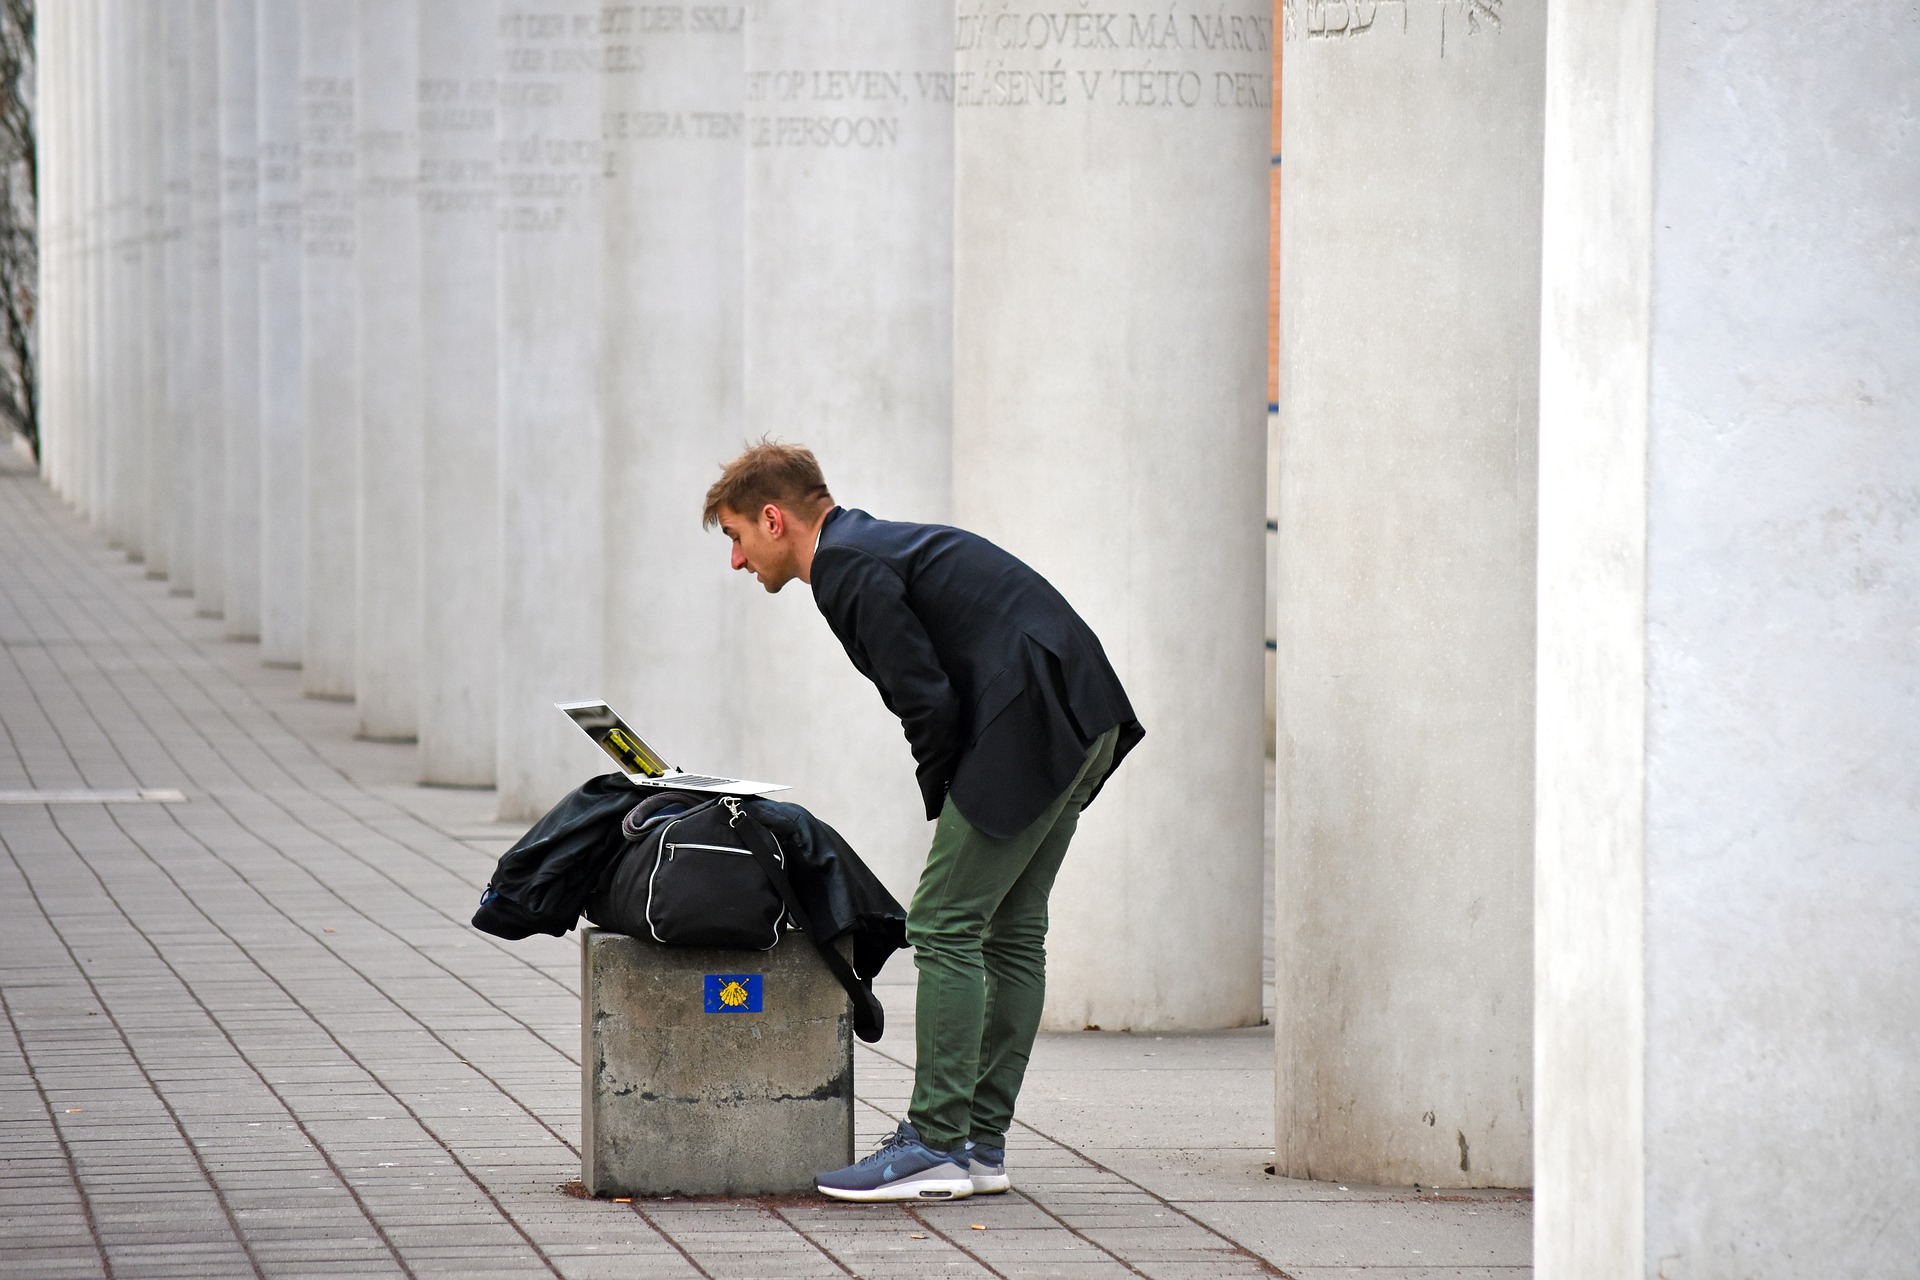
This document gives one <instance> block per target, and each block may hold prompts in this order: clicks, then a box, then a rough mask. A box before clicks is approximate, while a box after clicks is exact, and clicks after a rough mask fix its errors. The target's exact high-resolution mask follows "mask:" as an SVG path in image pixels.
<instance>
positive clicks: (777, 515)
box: [720, 503, 800, 593]
mask: <svg viewBox="0 0 1920 1280" xmlns="http://www.w3.org/2000/svg"><path fill="white" fill-rule="evenodd" d="M792 530H793V526H792V525H791V524H789V523H788V521H787V518H786V513H785V512H783V511H781V510H780V508H779V507H776V506H774V505H773V504H772V503H768V504H767V505H766V506H765V507H762V508H761V509H760V513H759V516H758V518H755V517H752V516H745V515H742V514H741V513H739V512H738V511H735V510H733V509H732V508H730V507H721V508H720V532H722V533H724V534H726V535H727V538H728V540H729V541H730V542H732V544H733V559H732V565H733V567H734V568H736V569H745V570H746V571H747V572H749V573H751V574H752V575H753V576H754V577H756V578H758V579H759V580H760V585H761V586H763V587H765V588H766V589H767V591H768V592H770V593H771V592H775V591H778V590H779V589H780V588H782V587H784V586H786V585H787V584H788V583H789V582H791V581H793V580H794V578H796V577H798V576H799V573H800V564H799V560H798V558H797V557H796V556H795V555H794V549H793V539H792V537H791V533H792Z"/></svg>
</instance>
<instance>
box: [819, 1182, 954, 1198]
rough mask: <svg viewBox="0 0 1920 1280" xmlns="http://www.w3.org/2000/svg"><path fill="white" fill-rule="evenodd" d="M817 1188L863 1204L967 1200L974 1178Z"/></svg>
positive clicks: (836, 1196)
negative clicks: (900, 1201)
mask: <svg viewBox="0 0 1920 1280" xmlns="http://www.w3.org/2000/svg"><path fill="white" fill-rule="evenodd" d="M815 1189H816V1190H817V1191H819V1192H820V1194H821V1195H823V1196H832V1197H833V1198H834V1199H835V1200H856V1201H859V1202H860V1203H862V1204H877V1203H880V1202H882V1201H889V1200H965V1199H966V1198H967V1197H968V1196H970V1195H972V1194H973V1179H971V1178H920V1179H917V1180H911V1179H902V1180H901V1181H899V1182H890V1183H888V1184H887V1185H886V1186H884V1187H870V1188H868V1189H867V1190H864V1191H856V1190H852V1189H849V1188H847V1187H822V1186H819V1185H818V1184H816V1185H815Z"/></svg>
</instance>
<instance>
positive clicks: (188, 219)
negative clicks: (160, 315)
mask: <svg viewBox="0 0 1920 1280" xmlns="http://www.w3.org/2000/svg"><path fill="white" fill-rule="evenodd" d="M193 3H194V0H164V3H163V4H161V6H160V7H159V12H160V15H161V18H162V21H163V24H164V27H165V32H166V36H165V39H166V43H165V58H166V92H165V101H164V103H163V105H162V125H161V130H160V133H161V137H160V163H161V168H162V177H161V184H162V187H163V189H164V200H165V205H166V209H165V214H164V217H165V220H166V231H165V249H164V251H163V253H162V257H163V260H164V266H163V269H164V271H165V272H166V282H165V285H164V286H163V289H162V298H163V299H164V304H163V308H162V309H163V311H164V312H165V324H166V350H165V352H164V354H163V357H162V363H163V365H164V367H165V374H166V380H167V384H166V417H167V430H166V436H167V457H166V459H165V461H164V464H163V465H162V466H160V467H158V468H156V470H157V471H158V472H160V473H161V475H162V476H163V478H164V480H165V481H167V482H169V483H170V484H171V490H172V491H171V495H170V497H169V500H168V504H167V506H168V516H167V520H168V525H169V533H168V541H167V589H168V592H169V593H170V594H173V595H192V594H193V582H194V563H193V558H194V551H195V549H196V542H195V536H194V535H195V525H196V517H195V509H196V508H195V500H196V498H197V496H198V494H197V489H196V485H197V477H198V474H199V423H198V420H197V419H196V417H195V416H194V409H195V407H196V405H197V403H198V398H197V393H196V387H195V383H194V376H195V373H196V372H197V371H196V369H195V366H194V342H195V337H194V329H193V280H194V254H195V251H196V244H195V236H194V222H193V149H194V139H193V129H192V108H191V103H192V86H193Z"/></svg>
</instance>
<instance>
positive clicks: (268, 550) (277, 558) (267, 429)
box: [255, 0, 307, 666]
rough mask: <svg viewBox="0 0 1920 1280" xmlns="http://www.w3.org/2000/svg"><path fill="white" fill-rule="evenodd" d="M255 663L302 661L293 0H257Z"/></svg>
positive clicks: (296, 8)
mask: <svg viewBox="0 0 1920 1280" xmlns="http://www.w3.org/2000/svg"><path fill="white" fill-rule="evenodd" d="M258 3H259V10H258V16H257V18H256V20H255V27H256V32H257V36H258V39H257V43H256V46H255V47H256V50H257V53H256V57H255V71H256V84H257V85H258V88H257V90H256V92H257V94H258V103H257V107H258V116H257V118H258V121H259V133H258V137H257V139H256V148H257V155H258V157H259V170H258V172H259V185H258V193H259V194H258V201H259V204H258V208H259V232H258V238H259V246H260V265H259V277H258V281H257V288H258V290H259V294H258V298H259V304H258V305H259V310H260V347H259V356H260V364H259V367H260V404H259V414H260V657H261V660H262V661H265V662H268V663H271V664H273V665H275V666H294V665H297V664H298V663H299V661H300V651H301V642H302V639H303V637H302V630H303V627H304V619H305V609H306V579H307V537H306V508H305V498H306V466H305V461H306V442H305V439H304V437H303V434H302V433H303V430H304V425H305V418H304V415H303V414H302V413H301V384H300V288H301V286H300V234H301V233H300V0H258Z"/></svg>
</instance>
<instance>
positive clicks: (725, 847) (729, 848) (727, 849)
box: [664, 843, 753, 862]
mask: <svg viewBox="0 0 1920 1280" xmlns="http://www.w3.org/2000/svg"><path fill="white" fill-rule="evenodd" d="M664 848H665V849H666V851H667V861H668V862H672V861H673V851H674V850H675V849H704V850H706V851H707V852H708V853H731V854H733V855H734V856H736V857H741V858H751V857H752V856H753V851H752V850H750V849H737V848H735V847H734V846H733V845H730V844H690V843H677V844H670V845H666V846H664Z"/></svg>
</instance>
